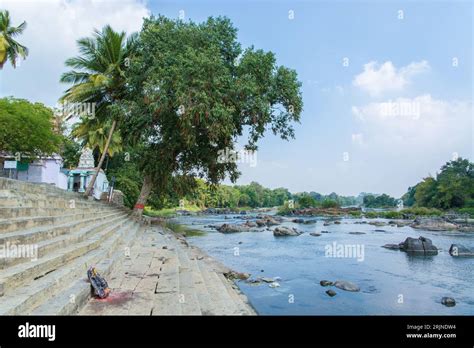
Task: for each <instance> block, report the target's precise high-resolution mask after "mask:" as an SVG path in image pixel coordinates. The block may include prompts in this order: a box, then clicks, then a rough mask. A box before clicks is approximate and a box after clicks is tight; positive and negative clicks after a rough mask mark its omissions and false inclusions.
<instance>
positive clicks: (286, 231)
mask: <svg viewBox="0 0 474 348" xmlns="http://www.w3.org/2000/svg"><path fill="white" fill-rule="evenodd" d="M301 233H302V232H300V231H298V230H297V229H296V228H290V227H284V226H279V227H276V228H275V229H274V230H273V235H274V236H276V237H281V236H299V235H300V234H301Z"/></svg>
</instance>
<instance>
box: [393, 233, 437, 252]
mask: <svg viewBox="0 0 474 348" xmlns="http://www.w3.org/2000/svg"><path fill="white" fill-rule="evenodd" d="M399 246H400V250H402V251H405V252H407V253H411V254H421V255H437V254H438V248H436V247H435V246H434V245H433V243H432V242H431V239H428V238H425V237H419V238H411V237H408V238H407V239H405V241H404V242H402V243H400V244H399Z"/></svg>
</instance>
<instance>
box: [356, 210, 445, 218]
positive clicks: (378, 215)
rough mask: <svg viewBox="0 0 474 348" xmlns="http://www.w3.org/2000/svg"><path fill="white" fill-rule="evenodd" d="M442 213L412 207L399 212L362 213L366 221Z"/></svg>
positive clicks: (440, 213)
mask: <svg viewBox="0 0 474 348" xmlns="http://www.w3.org/2000/svg"><path fill="white" fill-rule="evenodd" d="M443 213H444V212H443V211H442V210H439V209H436V208H425V207H413V208H406V209H402V210H400V211H395V210H390V211H368V212H365V213H364V216H365V217H366V218H367V219H375V218H382V219H403V218H404V217H406V216H409V217H413V216H440V215H442V214H443Z"/></svg>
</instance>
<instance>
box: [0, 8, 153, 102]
mask: <svg viewBox="0 0 474 348" xmlns="http://www.w3.org/2000/svg"><path fill="white" fill-rule="evenodd" d="M2 8H5V9H7V10H9V11H10V17H11V18H12V21H13V25H18V24H20V23H21V22H22V21H26V22H27V23H28V26H27V28H26V30H25V32H24V34H23V35H22V36H21V37H19V38H18V40H19V41H20V42H21V43H22V44H24V45H25V46H27V47H28V48H29V50H30V54H29V56H28V57H27V59H26V61H24V62H21V66H20V67H19V68H17V69H16V70H13V68H11V66H10V65H9V64H7V65H6V67H5V68H4V70H3V71H2V74H3V75H4V76H3V82H2V86H0V87H1V90H0V95H14V96H16V97H22V98H28V99H31V100H34V101H41V102H44V103H46V104H48V105H51V106H52V105H54V104H55V103H56V101H57V99H58V98H59V97H60V94H61V92H62V91H63V90H64V89H66V88H67V86H66V85H61V84H59V77H60V75H61V74H62V73H63V72H65V71H66V67H65V66H64V61H65V60H66V59H67V58H69V57H73V56H75V55H77V53H78V52H77V47H76V40H77V39H79V38H81V37H86V36H91V34H92V31H93V30H94V29H99V30H100V29H101V28H102V27H103V26H104V25H106V24H110V25H111V26H112V27H113V28H114V29H115V30H117V31H122V30H123V31H126V32H127V33H132V32H136V31H139V30H140V28H141V26H142V22H143V17H146V16H148V15H149V10H148V9H147V7H146V4H145V3H144V2H143V1H141V0H120V1H110V0H71V1H65V0H48V1H25V0H4V1H3V2H2Z"/></svg>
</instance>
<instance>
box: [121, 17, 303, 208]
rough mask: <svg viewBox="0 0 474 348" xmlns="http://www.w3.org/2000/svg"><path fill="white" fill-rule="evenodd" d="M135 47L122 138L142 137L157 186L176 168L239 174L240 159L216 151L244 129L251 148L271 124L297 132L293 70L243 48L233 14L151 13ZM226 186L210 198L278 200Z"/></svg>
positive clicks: (285, 133) (215, 178)
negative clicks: (181, 17)
mask: <svg viewBox="0 0 474 348" xmlns="http://www.w3.org/2000/svg"><path fill="white" fill-rule="evenodd" d="M137 48H138V49H137V52H136V55H135V56H134V57H133V58H132V60H131V66H130V69H129V71H127V73H126V75H127V86H128V89H127V92H128V94H127V97H126V98H125V100H124V101H123V102H122V103H119V104H118V105H116V108H115V110H116V111H117V113H121V115H122V121H123V127H121V130H122V135H123V138H124V141H125V142H126V143H127V144H133V145H135V144H140V145H141V147H140V149H141V154H140V157H139V158H140V161H139V163H138V165H139V168H140V170H141V172H142V173H143V174H146V175H147V176H150V177H151V178H152V180H154V181H155V182H154V190H155V192H165V191H166V187H168V185H169V182H170V181H172V180H173V177H175V176H177V175H182V176H186V177H193V176H197V177H199V178H202V179H204V180H205V181H206V182H208V183H210V184H217V183H218V182H220V181H222V180H223V179H225V178H226V177H229V178H230V180H231V181H232V182H235V180H236V179H237V177H238V176H239V175H240V173H239V172H238V169H237V164H236V163H235V162H233V161H218V159H219V158H220V154H222V151H223V150H224V149H228V150H234V148H235V146H236V140H237V138H238V137H240V136H242V135H243V134H244V133H245V134H248V135H249V137H248V143H247V146H248V148H251V149H255V148H256V144H257V141H258V140H259V139H260V138H261V137H262V136H263V135H264V133H265V130H266V129H267V128H268V129H271V130H272V131H273V133H274V134H277V135H280V136H281V137H282V138H283V139H289V138H292V137H293V135H294V130H293V128H292V123H293V122H298V121H299V118H300V114H301V111H302V104H303V103H302V97H301V92H300V87H301V83H300V82H299V81H298V80H297V77H296V73H295V72H294V71H293V70H290V69H287V68H285V67H282V66H277V65H276V59H275V56H274V54H273V53H271V52H264V51H262V50H255V49H254V48H253V47H250V48H248V49H246V50H244V51H243V50H242V49H241V45H240V43H239V42H238V41H237V29H236V28H234V27H233V25H232V23H231V22H230V20H229V19H227V18H221V17H219V18H209V19H208V20H207V21H206V22H204V23H201V24H196V23H193V22H183V21H175V20H171V19H167V18H165V17H162V16H160V17H157V18H156V17H151V18H149V19H145V21H144V25H143V29H142V31H141V33H140V36H139V40H138V47H137ZM223 190H224V191H222V192H220V193H219V195H217V196H216V195H215V194H214V193H212V192H209V193H208V196H207V197H206V199H209V200H210V201H211V203H212V204H214V205H217V206H225V205H229V206H234V205H238V204H244V203H249V204H251V205H253V206H263V205H270V204H274V203H275V202H276V201H278V202H280V201H281V198H279V199H278V200H273V198H272V197H270V196H266V195H265V194H261V192H253V191H252V190H249V192H245V194H246V195H248V196H249V198H250V199H247V197H244V198H243V199H242V202H240V197H237V196H238V195H237V194H236V192H234V191H233V190H230V189H223ZM221 198H222V199H221Z"/></svg>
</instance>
